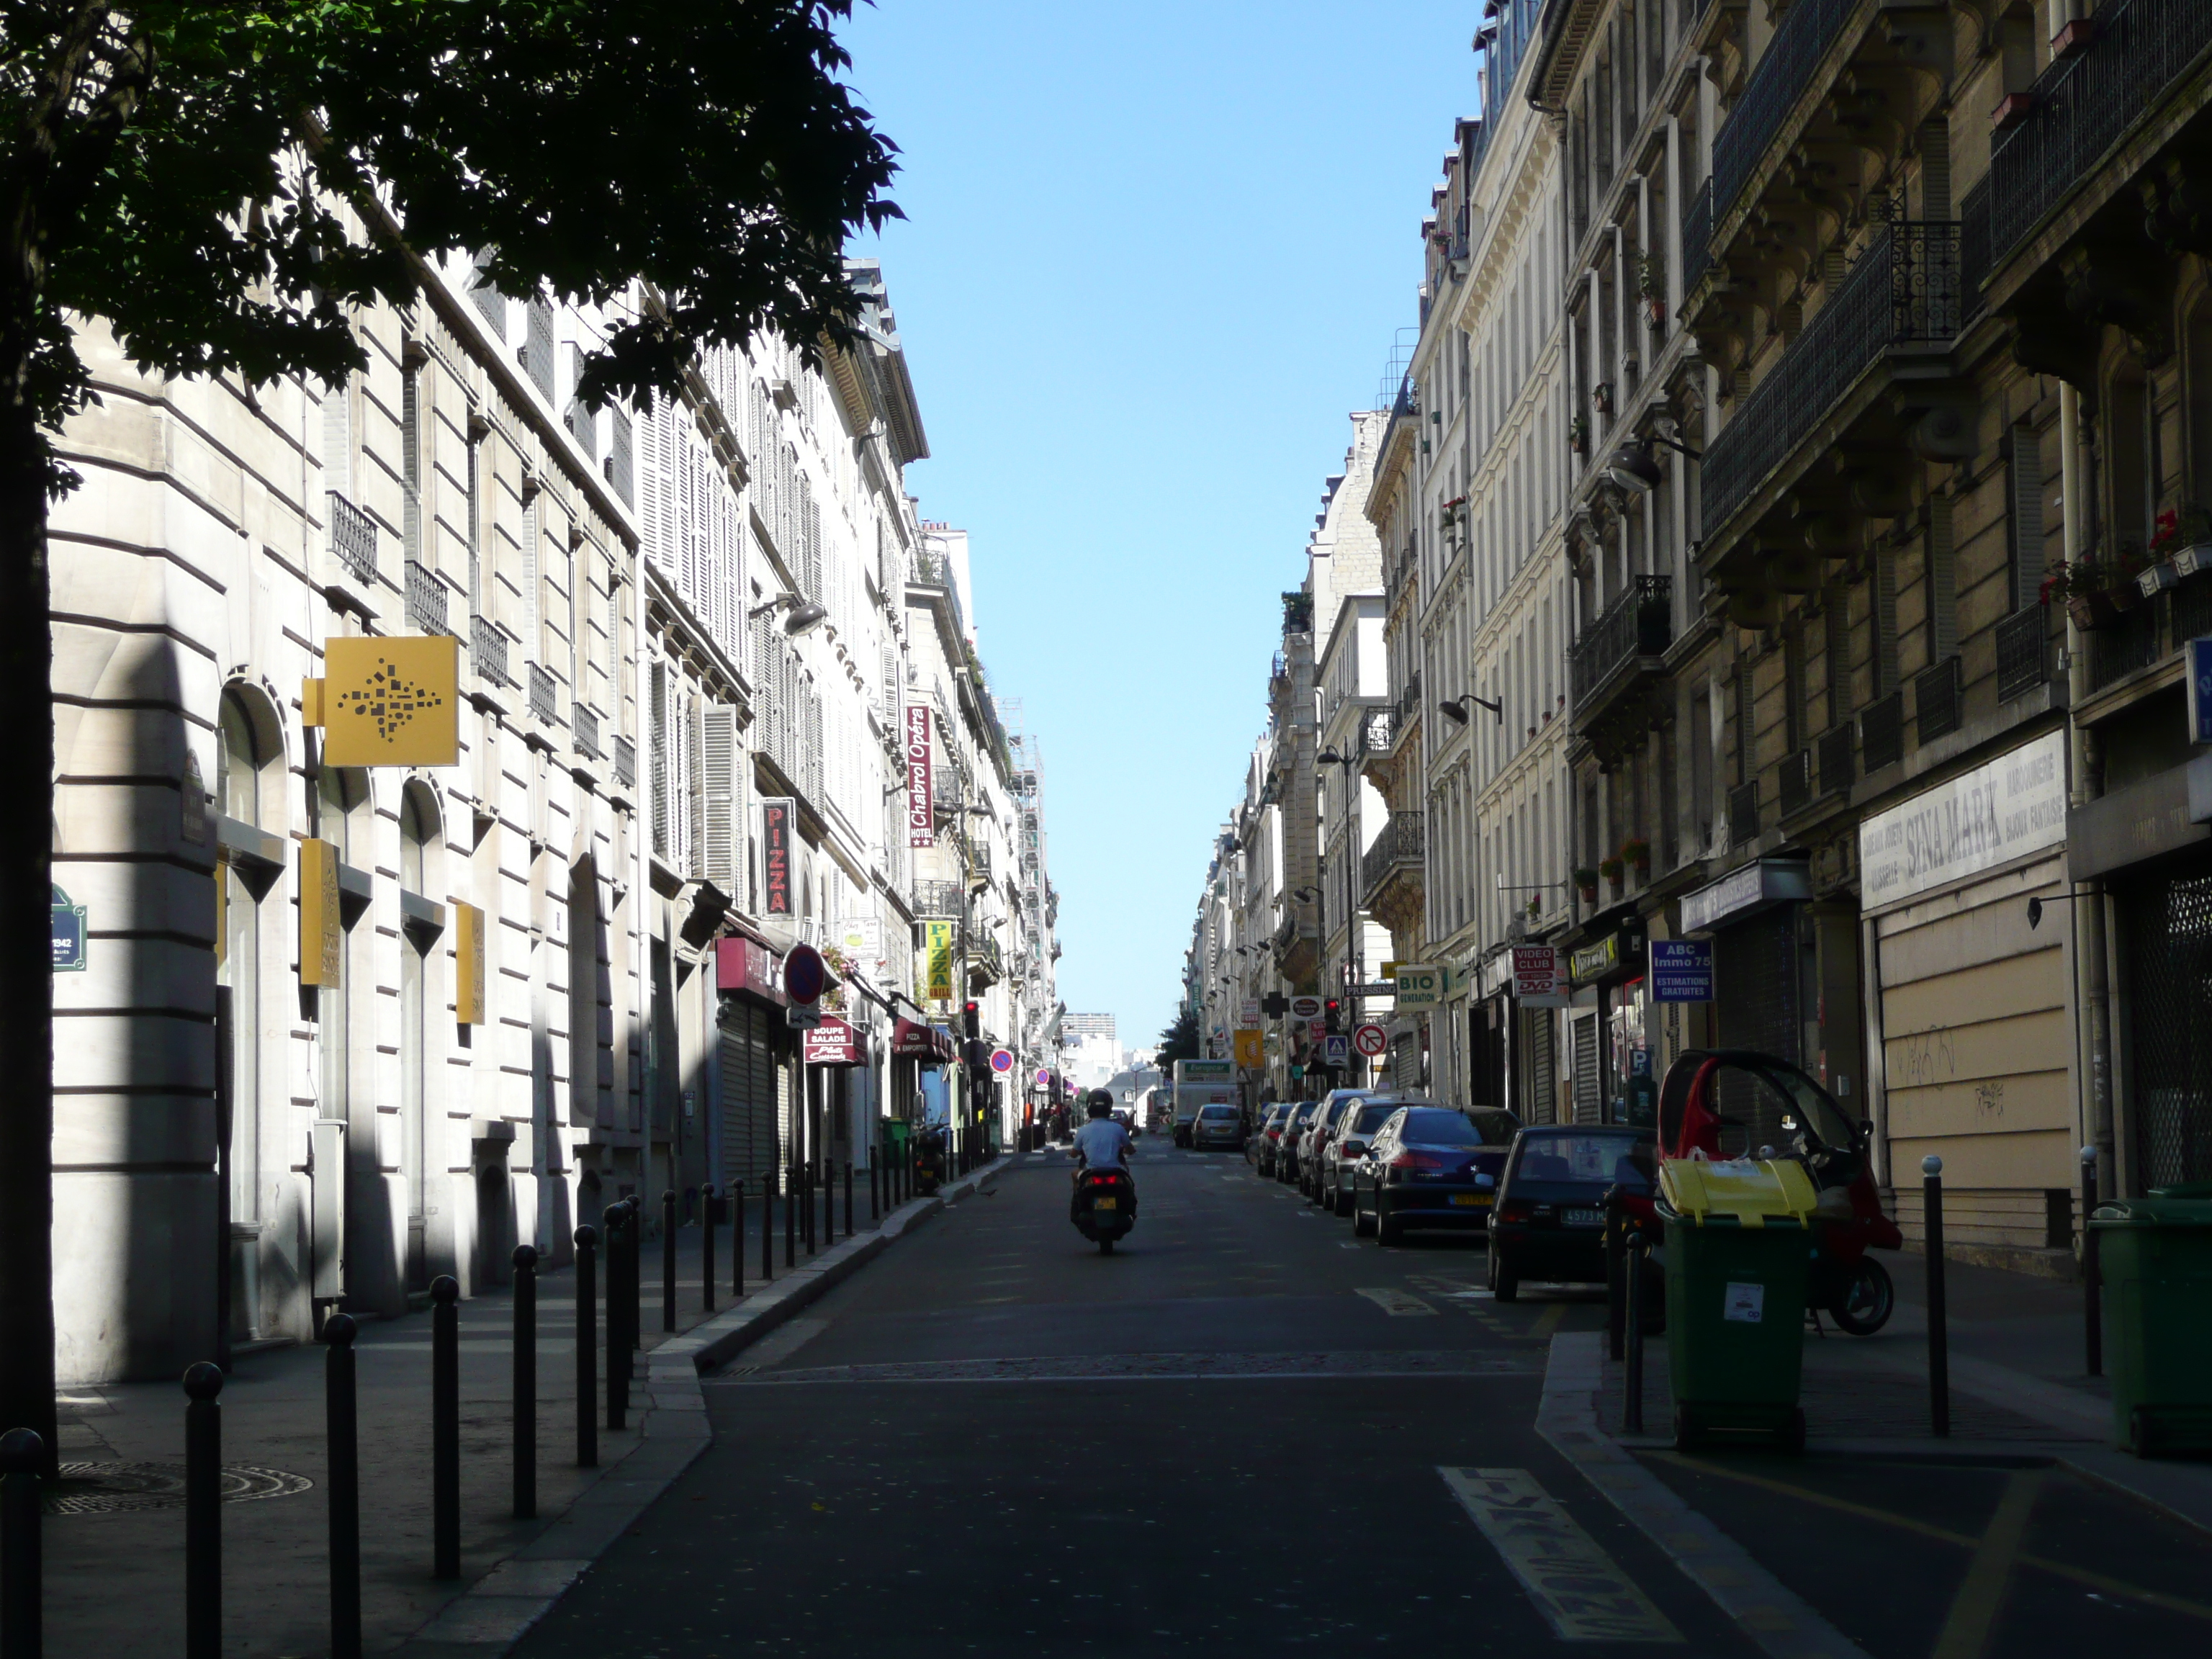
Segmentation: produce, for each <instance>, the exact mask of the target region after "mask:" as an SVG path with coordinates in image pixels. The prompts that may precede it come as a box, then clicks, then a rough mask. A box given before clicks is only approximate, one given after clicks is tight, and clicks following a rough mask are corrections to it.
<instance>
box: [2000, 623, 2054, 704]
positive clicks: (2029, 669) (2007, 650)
mask: <svg viewBox="0 0 2212 1659" xmlns="http://www.w3.org/2000/svg"><path fill="white" fill-rule="evenodd" d="M2050 629H2051V620H2050V616H2049V613H2047V612H2046V611H2045V610H2044V608H2043V607H2042V606H2041V605H2026V606H2023V607H2022V608H2021V609H2020V610H2018V611H2014V612H2013V613H2012V615H2010V616H2009V617H2006V618H2005V619H2004V620H2003V621H2002V622H2001V623H1998V624H1997V701H1998V702H2011V701H2012V700H2013V699H2014V698H2015V697H2018V696H2025V695H2026V694H2027V693H2028V692H2030V691H2033V690H2035V688H2036V687H2037V686H2039V685H2040V684H2043V682H2044V680H2045V678H2047V677H2048V674H2049V671H2048V670H2047V669H2046V668H2045V665H2044V659H2045V650H2044V647H2045V644H2046V643H2048V641H2049V635H2050Z"/></svg>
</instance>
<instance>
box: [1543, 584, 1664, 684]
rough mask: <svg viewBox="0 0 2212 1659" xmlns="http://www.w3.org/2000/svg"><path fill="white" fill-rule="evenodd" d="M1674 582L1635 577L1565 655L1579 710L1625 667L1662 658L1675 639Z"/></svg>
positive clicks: (1584, 630)
mask: <svg viewBox="0 0 2212 1659" xmlns="http://www.w3.org/2000/svg"><path fill="white" fill-rule="evenodd" d="M1673 598H1674V578H1673V577H1672V576H1638V577H1637V578H1635V579H1634V580H1632V582H1631V583H1630V584H1629V585H1628V586H1626V587H1625V588H1623V589H1622V590H1621V591H1620V595H1619V596H1618V597H1617V598H1616V599H1614V600H1613V603H1612V604H1611V605H1607V607H1606V608H1605V611H1604V612H1603V613H1602V614H1601V615H1600V616H1599V617H1598V619H1597V620H1596V621H1595V622H1594V623H1590V624H1589V626H1588V627H1587V628H1585V629H1583V632H1582V637H1581V638H1580V639H1577V641H1575V642H1574V646H1573V647H1572V648H1571V650H1570V651H1569V652H1568V653H1567V663H1568V678H1569V682H1570V684H1571V686H1572V688H1573V690H1574V698H1575V706H1576V708H1578V709H1579V708H1581V707H1582V706H1583V704H1584V703H1585V702H1588V701H1589V698H1590V696H1592V694H1593V693H1595V691H1596V690H1598V689H1599V688H1600V687H1601V686H1602V685H1603V684H1605V683H1606V682H1607V680H1609V679H1611V678H1613V674H1614V673H1615V672H1616V671H1618V670H1619V669H1620V668H1621V667H1622V666H1623V665H1626V664H1627V663H1629V662H1631V661H1632V660H1633V659H1636V658H1638V657H1656V656H1661V655H1663V654H1664V653H1665V652H1666V649H1667V647H1668V645H1669V644H1670V643H1671V642H1672V641H1673V639H1674V605H1673Z"/></svg>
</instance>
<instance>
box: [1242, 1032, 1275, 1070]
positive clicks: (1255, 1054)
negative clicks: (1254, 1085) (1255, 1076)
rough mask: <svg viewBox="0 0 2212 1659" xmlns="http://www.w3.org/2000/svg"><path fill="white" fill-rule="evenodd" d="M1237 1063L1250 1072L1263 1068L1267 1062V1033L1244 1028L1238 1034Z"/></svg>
mask: <svg viewBox="0 0 2212 1659" xmlns="http://www.w3.org/2000/svg"><path fill="white" fill-rule="evenodd" d="M1236 1045H1237V1064H1238V1065H1239V1066H1243V1068H1244V1069H1245V1070H1246V1071H1248V1072H1257V1071H1260V1070H1262V1069H1263V1068H1264V1067H1265V1066H1267V1033H1266V1032H1265V1031H1261V1030H1243V1031H1238V1032H1237V1034H1236Z"/></svg>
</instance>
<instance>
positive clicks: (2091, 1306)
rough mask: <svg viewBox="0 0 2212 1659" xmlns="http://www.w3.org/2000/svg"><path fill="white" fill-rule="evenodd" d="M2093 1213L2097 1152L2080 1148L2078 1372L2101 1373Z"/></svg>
mask: <svg viewBox="0 0 2212 1659" xmlns="http://www.w3.org/2000/svg"><path fill="white" fill-rule="evenodd" d="M2096 1212H2097V1149H2096V1148H2095V1147H2094V1146H2084V1147H2083V1148H2082V1149H2081V1353H2082V1357H2083V1360H2084V1364H2083V1366H2082V1369H2083V1370H2086V1371H2087V1373H2088V1374H2089V1375H2090V1376H2103V1375H2104V1374H2105V1310H2104V1302H2105V1279H2104V1264H2103V1263H2102V1262H2101V1261H2099V1260H2098V1259H2097V1235H2096V1234H2095V1233H2094V1232H2093V1231H2091V1230H2090V1227H2089V1218H2090V1217H2091V1216H2093V1215H2094V1214H2096Z"/></svg>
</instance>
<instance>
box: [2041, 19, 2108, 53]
mask: <svg viewBox="0 0 2212 1659" xmlns="http://www.w3.org/2000/svg"><path fill="white" fill-rule="evenodd" d="M2096 38H2097V20H2096V19H2095V18H2093V17H2077V18H2075V20H2074V21H2072V22H2070V23H2069V24H2068V25H2067V26H2066V27H2064V28H2063V29H2061V30H2059V31H2058V33H2056V34H2054V35H2052V36H2051V57H2052V58H2053V59H2057V58H2071V57H2073V56H2074V54H2075V53H2076V52H2087V50H2088V49H2089V43H2090V42H2091V41H2092V40H2095V39H2096Z"/></svg>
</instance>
